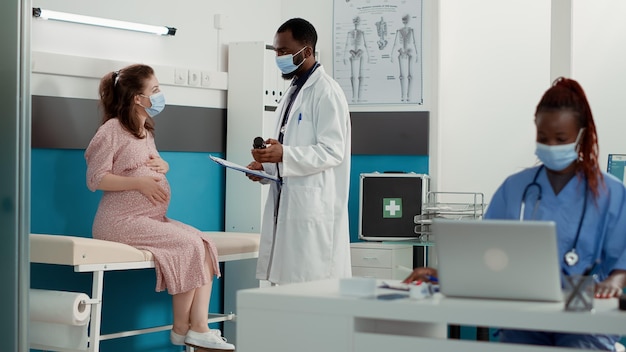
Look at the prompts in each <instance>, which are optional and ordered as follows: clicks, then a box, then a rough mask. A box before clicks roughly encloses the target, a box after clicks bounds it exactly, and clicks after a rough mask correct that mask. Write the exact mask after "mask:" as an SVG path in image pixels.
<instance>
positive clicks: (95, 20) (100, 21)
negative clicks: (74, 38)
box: [33, 7, 176, 35]
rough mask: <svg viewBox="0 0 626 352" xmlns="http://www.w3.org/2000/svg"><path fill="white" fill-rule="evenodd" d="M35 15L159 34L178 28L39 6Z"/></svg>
mask: <svg viewBox="0 0 626 352" xmlns="http://www.w3.org/2000/svg"><path fill="white" fill-rule="evenodd" d="M33 16H34V17H38V18H42V19H45V20H56V21H63V22H72V23H82V24H90V25H93V26H101V27H109V28H118V29H126V30H129V31H137V32H144V33H153V34H158V35H175V34H176V28H174V27H167V26H152V25H149V24H141V23H134V22H125V21H118V20H110V19H108V18H100V17H91V16H83V15H75V14H73V13H67V12H58V11H50V10H44V9H41V8H39V7H33Z"/></svg>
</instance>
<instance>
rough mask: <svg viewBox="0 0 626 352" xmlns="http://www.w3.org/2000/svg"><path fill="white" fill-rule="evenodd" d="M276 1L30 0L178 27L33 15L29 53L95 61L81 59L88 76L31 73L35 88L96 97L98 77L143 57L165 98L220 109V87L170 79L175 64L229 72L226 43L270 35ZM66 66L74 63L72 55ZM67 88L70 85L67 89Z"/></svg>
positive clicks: (276, 18) (45, 92)
mask: <svg viewBox="0 0 626 352" xmlns="http://www.w3.org/2000/svg"><path fill="white" fill-rule="evenodd" d="M280 3H281V1H280V0H263V1H254V0H228V1H204V0H177V1H167V0H150V1H148V0H134V1H124V0H106V1H83V0H33V7H41V8H44V9H50V10H55V11H63V12H71V13H77V14H81V15H87V16H97V17H104V18H112V19H117V20H122V21H132V22H139V23H146V24H154V25H166V26H170V27H176V28H177V30H178V31H177V33H176V35H175V36H173V37H160V36H154V35H149V34H144V33H136V32H130V31H124V30H116V29H109V28H100V27H94V26H86V25H79V24H73V23H62V22H55V21H43V20H34V21H33V24H32V50H33V52H43V53H60V54H63V55H70V56H76V57H85V58H96V59H97V60H89V59H85V60H82V61H80V62H78V65H79V66H81V67H80V68H81V69H82V70H83V71H85V72H90V74H88V75H87V76H81V77H78V78H77V77H67V76H66V77H60V76H55V77H53V78H51V77H47V76H45V75H41V74H39V73H36V74H34V75H33V76H34V77H33V79H34V82H33V94H42V95H62V96H70V97H78V98H91V99H96V98H97V85H98V81H99V77H101V76H102V75H104V74H105V73H106V72H108V71H112V70H114V69H117V68H121V67H120V66H122V65H125V64H129V63H135V62H140V63H145V64H149V65H151V66H153V67H154V68H155V69H156V71H157V77H158V78H159V80H160V81H161V83H162V85H164V86H165V87H163V91H164V92H165V94H166V97H167V101H168V103H173V104H180V105H191V106H207V107H217V108H225V105H226V92H225V91H224V90H219V89H218V91H215V90H210V89H200V88H190V87H188V86H180V85H174V84H173V81H174V75H175V70H176V69H183V70H185V69H186V70H199V71H209V72H220V71H226V70H227V67H226V66H227V60H226V57H227V44H228V42H231V41H254V40H261V41H271V39H272V38H273V35H274V32H275V31H276V27H277V26H278V24H279V23H280ZM243 9H245V11H244V10H243ZM215 14H221V15H222V23H223V26H224V28H223V29H222V30H219V31H218V30H217V29H215V28H214V15H215ZM71 64H73V65H76V64H77V63H76V62H75V61H72V63H71ZM36 65H37V62H36V61H35V62H34V66H36ZM69 65H70V63H68V64H67V66H68V67H70V66H69ZM35 68H36V67H35ZM59 69H62V67H61V68H59V67H55V68H54V70H55V71H56V70H59ZM90 75H91V76H93V77H89V76H90ZM220 78H221V76H220ZM164 82H165V84H164ZM70 86H71V87H73V89H68V87H70Z"/></svg>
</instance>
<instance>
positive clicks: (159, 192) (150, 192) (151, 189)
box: [137, 176, 169, 205]
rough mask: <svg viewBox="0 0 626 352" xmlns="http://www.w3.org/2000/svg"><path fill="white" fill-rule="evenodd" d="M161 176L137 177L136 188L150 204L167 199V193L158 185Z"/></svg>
mask: <svg viewBox="0 0 626 352" xmlns="http://www.w3.org/2000/svg"><path fill="white" fill-rule="evenodd" d="M162 179H163V177H154V176H140V177H137V190H138V191H139V192H141V194H143V195H144V196H146V198H148V200H150V202H152V204H154V205H157V204H158V203H165V202H167V201H169V193H168V192H166V190H165V189H163V187H161V186H160V185H159V182H160V181H161V180H162Z"/></svg>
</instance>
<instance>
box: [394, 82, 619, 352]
mask: <svg viewBox="0 0 626 352" xmlns="http://www.w3.org/2000/svg"><path fill="white" fill-rule="evenodd" d="M535 125H536V127H537V136H536V138H537V139H536V140H537V147H536V152H535V153H536V154H537V157H538V158H539V161H541V164H540V165H538V166H535V167H532V168H529V169H526V170H523V171H521V172H519V173H516V174H514V175H511V176H509V177H508V178H507V179H506V180H505V181H504V183H503V184H502V185H501V186H500V187H499V188H498V190H497V191H496V193H495V194H494V196H493V198H492V200H491V203H490V205H489V208H488V209H487V212H486V213H485V216H484V218H485V219H519V220H550V221H554V222H556V224H557V240H558V248H559V253H558V255H559V258H560V262H561V268H562V269H563V271H564V272H565V273H567V274H569V275H573V274H582V273H583V272H585V271H586V270H587V269H588V268H591V267H592V266H593V264H594V263H595V262H598V263H599V264H597V265H596V266H595V267H594V273H595V274H596V275H597V279H598V283H597V284H596V291H595V298H597V299H603V298H611V297H618V296H619V295H620V294H621V293H622V289H623V287H624V285H625V284H626V189H625V187H624V185H623V184H622V183H621V182H620V181H619V180H618V179H616V178H615V177H613V176H611V175H609V174H607V173H605V172H602V170H601V169H600V166H599V165H598V135H597V133H596V126H595V123H594V121H593V116H592V114H591V108H590V107H589V103H588V101H587V98H586V96H585V93H584V91H583V89H582V87H581V86H580V85H579V84H578V82H576V81H574V80H571V79H567V78H559V79H557V80H556V81H555V82H554V84H553V85H552V87H550V89H548V90H547V91H546V92H545V93H544V95H543V97H542V98H541V101H540V102H539V104H538V105H537V109H536V112H535ZM529 255H530V254H529ZM436 275H437V271H436V270H435V269H433V268H416V269H415V270H414V271H413V273H412V274H411V275H410V276H409V277H407V278H406V279H405V280H404V281H405V282H411V281H415V280H424V281H428V279H427V277H428V276H436ZM555 328H558V327H555ZM498 335H499V339H500V341H502V342H508V343H524V344H534V345H548V346H561V347H576V348H585V349H593V350H607V351H613V350H615V347H614V346H615V342H616V341H617V340H618V339H619V336H612V335H580V334H562V333H552V332H542V331H522V330H499V332H498Z"/></svg>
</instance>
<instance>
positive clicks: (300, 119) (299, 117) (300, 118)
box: [298, 113, 302, 125]
mask: <svg viewBox="0 0 626 352" xmlns="http://www.w3.org/2000/svg"><path fill="white" fill-rule="evenodd" d="M300 121H302V113H300V115H298V125H299V124H300Z"/></svg>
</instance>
